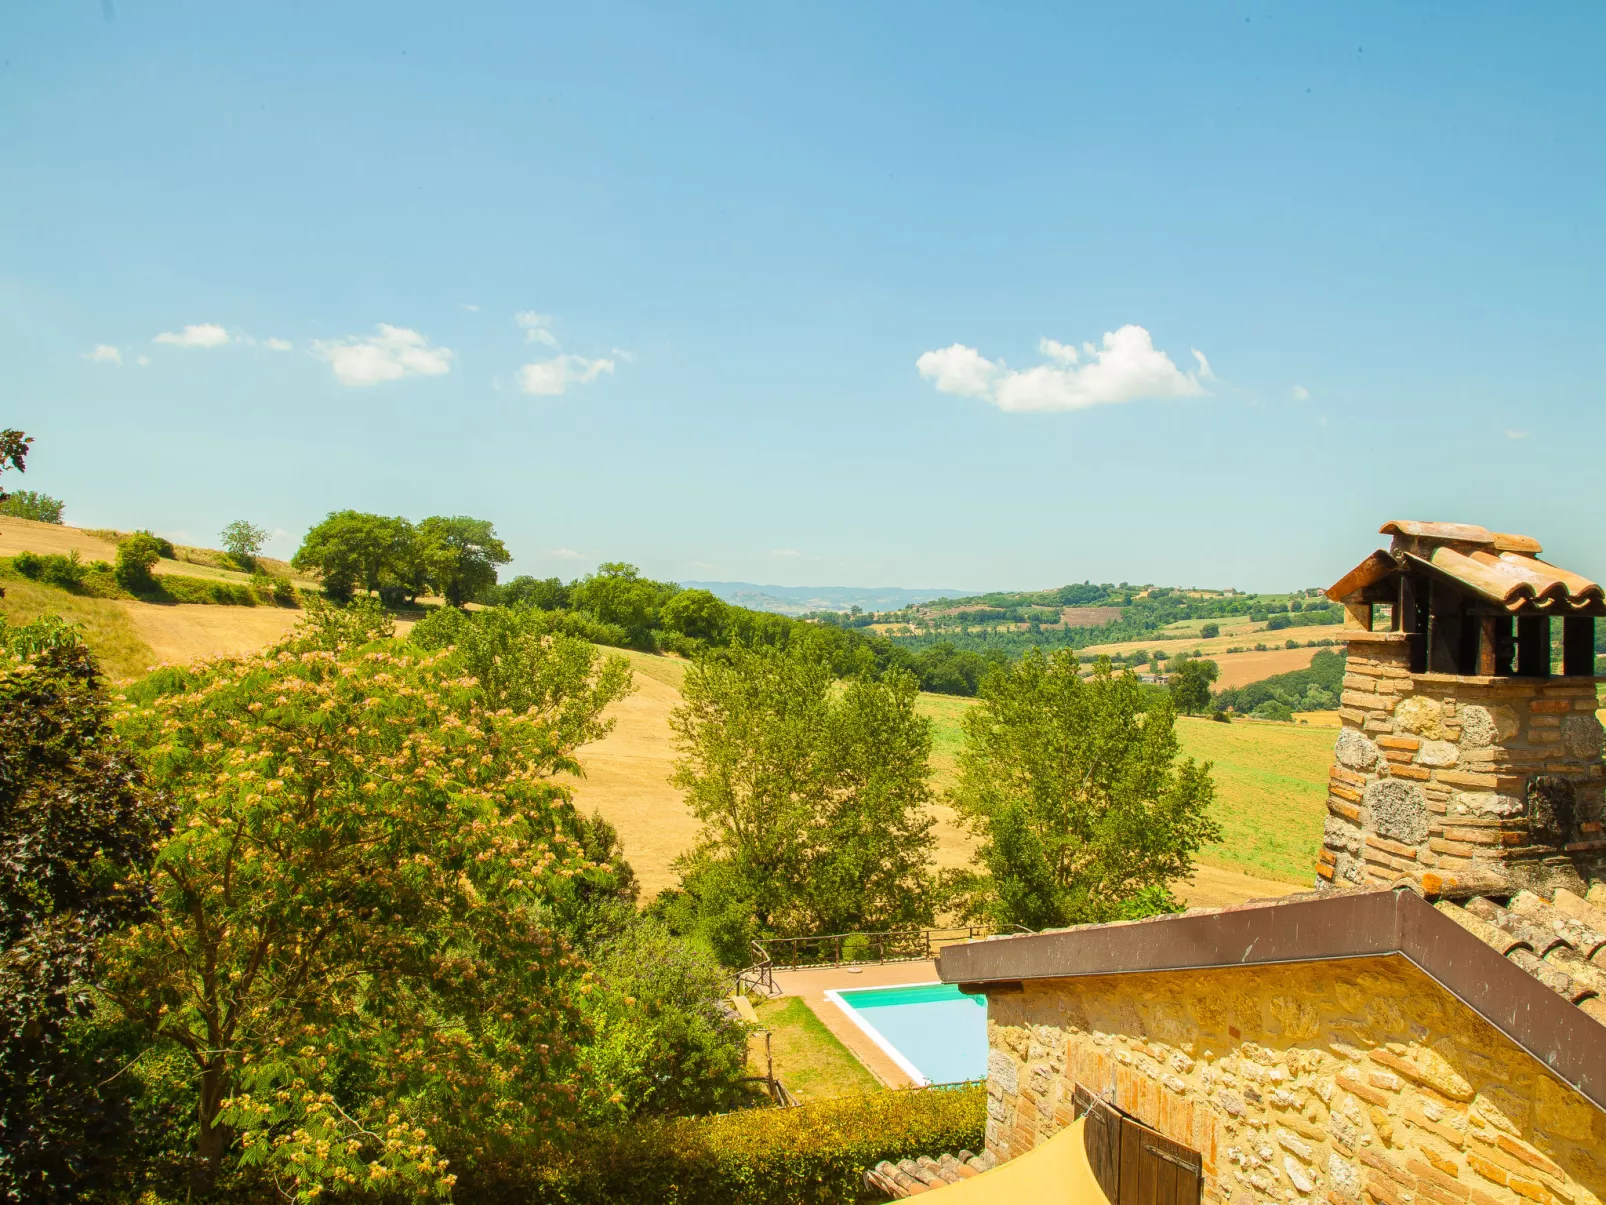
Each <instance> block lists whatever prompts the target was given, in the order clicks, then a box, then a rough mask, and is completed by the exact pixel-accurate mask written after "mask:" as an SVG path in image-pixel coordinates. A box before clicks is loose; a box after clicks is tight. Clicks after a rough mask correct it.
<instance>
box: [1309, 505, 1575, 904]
mask: <svg viewBox="0 0 1606 1205" xmlns="http://www.w3.org/2000/svg"><path fill="white" fill-rule="evenodd" d="M1382 531H1383V533H1384V534H1385V535H1391V536H1393V537H1394V539H1393V543H1392V545H1391V547H1390V548H1389V549H1388V551H1382V550H1379V551H1377V552H1374V553H1373V554H1372V555H1371V556H1369V557H1368V558H1367V559H1366V560H1364V561H1362V562H1361V563H1360V565H1358V566H1356V568H1355V569H1353V570H1352V571H1351V572H1350V573H1348V574H1346V575H1345V576H1344V578H1343V579H1342V580H1340V581H1339V582H1338V583H1337V584H1336V585H1334V586H1333V587H1332V588H1331V589H1330V590H1328V592H1327V595H1328V597H1329V598H1331V599H1333V600H1334V601H1336V602H1339V603H1342V604H1344V606H1345V608H1346V611H1347V618H1346V628H1347V631H1346V633H1345V634H1346V636H1348V638H1349V662H1348V669H1347V673H1346V675H1345V678H1344V693H1343V696H1342V698H1341V700H1340V701H1341V704H1342V706H1341V707H1340V709H1339V715H1340V717H1341V719H1342V721H1343V731H1342V732H1340V733H1339V737H1338V743H1337V745H1336V746H1335V747H1334V750H1333V766H1332V771H1331V773H1330V776H1329V779H1328V796H1327V810H1328V818H1327V826H1326V830H1325V833H1324V835H1323V841H1322V849H1321V852H1320V853H1319V854H1318V856H1317V864H1316V873H1317V880H1316V882H1317V886H1318V888H1343V887H1359V886H1380V885H1386V884H1396V883H1408V884H1411V885H1414V886H1417V887H1418V888H1420V889H1421V890H1422V891H1423V892H1424V893H1425V894H1427V895H1430V896H1441V897H1447V898H1457V897H1464V896H1467V895H1473V894H1481V895H1508V894H1512V893H1514V892H1516V891H1518V890H1520V889H1522V888H1525V887H1526V888H1529V889H1532V890H1536V891H1539V893H1540V894H1542V895H1546V896H1548V895H1549V894H1550V892H1551V891H1552V890H1553V889H1554V888H1555V887H1567V888H1568V889H1569V890H1573V891H1576V892H1578V893H1579V894H1582V893H1583V892H1584V891H1585V890H1587V887H1586V884H1587V882H1588V881H1589V880H1590V879H1599V878H1602V877H1606V834H1603V833H1602V830H1601V817H1602V788H1603V787H1606V765H1603V764H1602V760H1601V739H1602V733H1601V725H1600V722H1599V721H1598V720H1597V719H1596V718H1595V708H1596V699H1595V685H1596V683H1597V682H1600V681H1606V678H1597V677H1596V676H1595V638H1594V625H1595V619H1596V617H1598V616H1601V615H1606V592H1603V591H1602V589H1601V587H1600V586H1598V585H1596V584H1595V583H1594V582H1591V581H1589V580H1588V579H1586V578H1583V577H1580V576H1578V575H1577V574H1574V573H1568V572H1567V571H1566V570H1563V569H1558V568H1556V567H1555V566H1553V565H1550V564H1547V563H1546V562H1544V561H1541V560H1540V559H1539V557H1538V553H1539V552H1540V551H1541V549H1540V547H1539V544H1538V542H1537V541H1535V540H1532V539H1530V538H1528V537H1527V536H1513V535H1505V534H1502V533H1498V532H1490V531H1486V530H1485V529H1483V528H1481V527H1474V526H1471V525H1468V524H1461V523H1415V522H1393V523H1387V524H1385V525H1384V526H1383V528H1382ZM1557 618H1559V619H1560V620H1561V629H1562V641H1561V644H1562V657H1561V664H1560V665H1559V666H1553V665H1552V660H1553V658H1552V652H1551V649H1552V642H1551V633H1552V624H1553V622H1554V621H1555V620H1556V619H1557ZM1558 671H1559V672H1558Z"/></svg>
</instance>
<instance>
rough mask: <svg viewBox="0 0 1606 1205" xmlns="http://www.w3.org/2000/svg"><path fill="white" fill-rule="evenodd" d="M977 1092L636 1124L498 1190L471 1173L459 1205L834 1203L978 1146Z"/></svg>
mask: <svg viewBox="0 0 1606 1205" xmlns="http://www.w3.org/2000/svg"><path fill="white" fill-rule="evenodd" d="M986 1123H987V1091H986V1087H985V1085H981V1084H975V1085H967V1086H964V1087H956V1088H931V1089H924V1090H916V1091H897V1092H877V1093H873V1094H869V1095H864V1096H845V1097H840V1098H838V1099H836V1100H824V1101H817V1102H814V1103H811V1104H806V1105H803V1106H801V1107H799V1108H793V1109H777V1108H764V1109H749V1110H744V1111H741V1112H737V1113H726V1114H722V1115H720V1116H717V1117H703V1118H690V1119H682V1120H673V1121H663V1122H647V1123H638V1124H636V1125H635V1126H632V1127H629V1128H627V1129H617V1130H609V1131H598V1132H593V1133H590V1134H587V1135H586V1136H585V1139H584V1141H583V1145H582V1146H581V1147H580V1148H579V1149H577V1150H575V1151H573V1152H571V1153H570V1154H569V1155H567V1156H565V1157H563V1158H562V1159H561V1160H559V1161H557V1162H555V1163H550V1164H547V1165H546V1166H544V1167H542V1168H540V1169H537V1170H534V1171H532V1173H531V1174H530V1175H528V1176H527V1177H516V1176H510V1177H508V1178H506V1179H504V1180H503V1181H502V1182H501V1183H496V1184H493V1183H489V1182H487V1178H486V1177H483V1176H476V1175H474V1174H473V1173H472V1172H471V1173H469V1174H468V1175H466V1176H465V1177H464V1179H465V1181H469V1183H465V1184H462V1185H460V1186H459V1187H460V1190H461V1189H464V1188H466V1189H469V1191H468V1192H467V1193H461V1192H460V1196H461V1197H462V1199H465V1200H467V1199H473V1200H476V1201H487V1200H492V1201H497V1202H500V1203H502V1205H602V1203H603V1202H608V1203H610V1205H637V1203H638V1202H639V1203H640V1205H647V1203H648V1202H654V1203H656V1202H665V1203H666V1205H691V1203H693V1202H696V1203H697V1205H737V1203H738V1202H740V1203H741V1205H771V1203H774V1205H783V1203H785V1205H792V1203H806V1205H836V1203H838V1202H843V1203H846V1202H853V1201H857V1200H860V1199H862V1196H863V1189H862V1176H863V1173H864V1169H865V1168H867V1167H873V1166H875V1164H877V1163H879V1162H880V1161H881V1160H883V1159H891V1160H894V1161H896V1160H899V1159H911V1158H915V1157H917V1156H919V1155H933V1156H935V1155H939V1154H941V1153H943V1152H944V1151H958V1150H961V1149H963V1148H969V1149H971V1150H980V1149H981V1146H982V1142H983V1134H984V1131H985V1127H986Z"/></svg>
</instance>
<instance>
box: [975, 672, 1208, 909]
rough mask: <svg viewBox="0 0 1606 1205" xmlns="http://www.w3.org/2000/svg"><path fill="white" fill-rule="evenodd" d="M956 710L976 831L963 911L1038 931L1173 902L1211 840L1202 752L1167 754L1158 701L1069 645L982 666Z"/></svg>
mask: <svg viewBox="0 0 1606 1205" xmlns="http://www.w3.org/2000/svg"><path fill="white" fill-rule="evenodd" d="M980 698H981V702H980V704H979V705H978V706H977V707H976V708H975V709H974V710H972V711H971V712H970V713H969V714H968V715H967V716H966V717H965V721H964V724H965V744H964V748H963V750H962V752H961V753H960V758H959V770H960V777H959V785H958V787H957V789H956V790H955V791H954V794H953V801H954V805H955V807H956V808H957V809H958V811H959V813H960V815H961V816H962V817H963V818H964V819H965V820H966V821H967V822H968V823H969V825H970V826H971V828H972V830H973V831H974V832H975V833H976V835H977V836H978V837H979V838H981V842H982V844H981V850H980V860H981V862H982V864H983V866H984V867H985V873H984V874H983V875H981V876H979V877H978V878H976V879H974V880H972V881H971V883H970V886H971V888H972V895H971V897H970V903H969V907H970V911H971V912H972V914H973V915H977V916H982V917H987V918H989V919H991V920H993V921H996V922H1000V923H1009V924H1019V925H1025V926H1026V927H1028V928H1032V929H1041V928H1045V927H1050V926H1056V925H1067V924H1080V923H1083V922H1092V921H1107V920H1113V919H1116V918H1118V917H1122V916H1130V915H1142V914H1144V913H1146V912H1149V911H1156V910H1163V909H1169V908H1171V907H1173V906H1174V905H1173V903H1172V901H1171V898H1170V895H1169V886H1168V885H1169V884H1170V883H1172V882H1173V881H1175V880H1176V879H1178V878H1182V877H1184V876H1186V875H1187V874H1189V873H1190V872H1191V870H1192V865H1193V862H1192V859H1193V855H1194V854H1195V853H1196V852H1197V851H1198V850H1199V848H1200V847H1201V846H1203V845H1204V844H1206V843H1207V842H1210V841H1213V840H1217V839H1219V835H1220V829H1219V827H1218V826H1217V825H1216V823H1215V822H1214V821H1213V820H1211V819H1210V818H1209V815H1208V811H1209V808H1210V804H1211V802H1212V800H1213V798H1214V787H1213V785H1212V783H1211V780H1210V766H1209V764H1208V763H1206V764H1204V765H1197V764H1195V763H1194V762H1193V761H1192V760H1191V759H1182V760H1178V745H1177V738H1176V732H1175V720H1174V713H1173V711H1172V708H1171V704H1170V701H1169V699H1167V698H1166V697H1165V696H1164V695H1160V694H1159V692H1154V691H1150V692H1148V693H1147V694H1146V693H1145V692H1144V690H1143V688H1142V687H1141V686H1140V685H1139V683H1138V682H1137V680H1136V679H1135V678H1134V677H1133V676H1132V675H1131V674H1129V673H1126V674H1121V675H1119V676H1115V675H1113V674H1112V673H1111V672H1110V668H1109V664H1108V662H1101V663H1100V664H1099V665H1098V667H1097V669H1096V670H1095V672H1094V675H1093V677H1092V678H1090V679H1083V678H1082V677H1081V676H1080V674H1079V673H1078V666H1077V662H1076V658H1075V657H1074V656H1073V655H1072V654H1071V653H1070V652H1068V651H1062V652H1057V653H1055V654H1054V655H1053V656H1052V657H1045V656H1043V654H1042V653H1041V652H1038V651H1036V650H1033V651H1031V652H1028V653H1027V654H1026V656H1025V657H1023V658H1022V659H1021V660H1020V661H1019V662H1017V663H1016V664H1015V665H1014V667H1013V668H1011V669H1009V670H999V671H995V672H994V673H992V674H990V675H989V676H988V677H987V679H986V681H984V682H983V683H982V688H981V695H980Z"/></svg>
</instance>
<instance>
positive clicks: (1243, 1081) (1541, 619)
mask: <svg viewBox="0 0 1606 1205" xmlns="http://www.w3.org/2000/svg"><path fill="white" fill-rule="evenodd" d="M1384 531H1385V533H1387V534H1390V535H1393V536H1394V537H1395V539H1394V543H1393V546H1392V547H1391V549H1390V550H1389V551H1386V552H1378V553H1375V554H1374V555H1373V556H1372V557H1369V558H1368V560H1367V561H1365V562H1363V563H1362V565H1361V566H1360V567H1359V568H1358V569H1357V570H1355V571H1354V572H1352V573H1351V574H1349V575H1347V576H1346V577H1345V578H1344V579H1343V580H1342V581H1340V582H1339V583H1338V585H1337V586H1335V587H1334V588H1333V591H1331V592H1330V593H1331V594H1333V595H1334V596H1335V597H1338V598H1339V599H1340V601H1343V602H1344V603H1345V605H1346V606H1347V607H1348V608H1349V609H1350V614H1351V617H1352V619H1351V623H1352V629H1351V631H1350V632H1349V637H1350V663H1349V677H1348V679H1347V680H1346V684H1345V686H1346V689H1345V693H1344V697H1343V705H1344V716H1343V719H1344V728H1343V730H1342V732H1341V733H1340V736H1339V738H1338V742H1337V745H1336V748H1335V751H1334V764H1333V768H1332V779H1331V795H1330V797H1329V811H1330V822H1329V824H1328V827H1327V831H1326V834H1325V841H1324V845H1323V849H1322V851H1321V855H1320V861H1319V863H1318V867H1317V872H1318V879H1317V883H1318V888H1317V890H1316V891H1314V892H1311V893H1308V894H1306V895H1303V896H1297V897H1290V898H1288V899H1285V900H1274V901H1266V902H1260V903H1254V904H1249V905H1245V906H1242V907H1237V908H1227V909H1215V910H1210V909H1204V910H1196V911H1192V912H1188V913H1183V914H1179V915H1176V916H1166V917H1156V918H1151V919H1149V920H1145V921H1136V922H1124V923H1117V924H1111V925H1089V926H1079V927H1076V928H1072V929H1066V930H1060V931H1056V932H1050V933H1043V934H1037V935H1032V936H1020V937H1008V938H995V939H992V940H988V941H982V942H972V943H968V944H966V945H961V946H950V947H948V948H947V949H945V950H944V951H943V952H942V955H941V958H940V960H939V971H940V974H941V976H942V978H943V979H944V980H946V981H949V982H956V983H959V984H960V985H961V986H962V987H963V988H964V989H965V990H967V991H975V992H983V993H985V994H986V996H987V1001H988V1041H989V1046H990V1052H989V1065H988V1091H989V1108H988V1118H989V1120H988V1124H987V1151H988V1153H989V1154H990V1155H991V1156H992V1157H993V1158H995V1159H997V1160H1000V1161H1003V1160H1008V1159H1010V1158H1011V1157H1013V1156H1016V1155H1019V1154H1021V1153H1023V1152H1025V1151H1027V1150H1030V1149H1033V1148H1034V1147H1036V1146H1037V1145H1038V1144H1039V1143H1041V1142H1043V1141H1044V1140H1045V1139H1047V1138H1048V1137H1050V1136H1052V1135H1053V1134H1054V1133H1056V1132H1057V1131H1059V1130H1060V1129H1062V1128H1063V1127H1065V1126H1066V1125H1068V1124H1070V1123H1071V1122H1072V1121H1073V1120H1074V1119H1076V1118H1077V1117H1078V1116H1081V1115H1083V1114H1085V1115H1086V1116H1087V1119H1088V1120H1087V1123H1085V1127H1084V1131H1083V1133H1084V1137H1085V1138H1086V1141H1087V1143H1088V1156H1089V1159H1090V1161H1091V1162H1092V1163H1093V1164H1094V1165H1095V1167H1096V1168H1098V1169H1099V1179H1100V1182H1101V1183H1102V1184H1103V1185H1104V1187H1105V1190H1106V1193H1107V1195H1108V1196H1110V1198H1111V1199H1112V1200H1115V1201H1118V1202H1120V1205H1130V1203H1131V1202H1148V1201H1159V1202H1166V1203H1172V1202H1175V1203H1177V1205H1189V1203H1190V1202H1195V1201H1199V1200H1201V1199H1202V1200H1204V1201H1207V1202H1211V1203H1218V1202H1219V1203H1221V1205H1259V1203H1260V1202H1278V1203H1279V1205H1314V1203H1315V1202H1318V1201H1321V1202H1324V1203H1325V1205H1527V1203H1530V1202H1537V1203H1539V1205H1601V1202H1602V1200H1603V1198H1606V881H1603V862H1602V842H1601V829H1600V822H1601V793H1602V787H1603V785H1606V775H1603V772H1602V763H1601V730H1600V725H1599V723H1598V722H1597V720H1596V718H1595V715H1594V694H1595V685H1596V682H1597V679H1596V678H1595V677H1594V676H1593V673H1592V671H1593V668H1594V665H1593V659H1594V658H1593V633H1592V630H1591V629H1592V627H1593V617H1594V616H1595V615H1597V614H1601V613H1603V609H1602V606H1601V603H1602V592H1601V590H1600V588H1599V587H1598V586H1596V585H1595V584H1594V583H1592V582H1588V581H1586V580H1584V579H1582V578H1579V577H1578V576H1577V575H1574V574H1568V573H1565V571H1562V570H1558V569H1555V568H1554V567H1552V566H1549V565H1547V564H1545V563H1544V562H1542V561H1540V560H1539V559H1538V556H1537V554H1538V552H1539V547H1538V545H1537V543H1535V542H1534V541H1532V540H1527V539H1525V538H1523V537H1512V536H1503V535H1494V534H1491V533H1489V532H1486V531H1484V530H1483V529H1481V528H1475V527H1468V526H1464V525H1451V524H1419V523H1395V524H1389V525H1388V526H1387V527H1385V528H1384ZM1380 604H1382V607H1381V609H1380V606H1379V605H1380ZM1502 611H1503V614H1502V613H1501V612H1502ZM1556 615H1560V616H1562V619H1563V633H1564V634H1563V641H1562V644H1563V649H1564V653H1563V658H1562V664H1561V666H1560V669H1561V671H1562V672H1561V673H1560V674H1555V673H1553V672H1552V665H1551V660H1552V658H1551V641H1550V637H1549V632H1548V630H1547V629H1548V628H1549V626H1550V620H1551V619H1552V618H1553V617H1554V616H1556ZM1586 623H1587V624H1588V627H1585V626H1584V625H1585V624H1586ZM1541 625H1542V626H1541ZM1586 636H1587V639H1588V645H1587V652H1588V660H1587V661H1586V660H1585V656H1584V654H1585V650H1586V645H1585V639H1586ZM1095 1123H1096V1124H1095ZM1095 1144H1097V1148H1098V1149H1097V1150H1095V1149H1094V1148H1095Z"/></svg>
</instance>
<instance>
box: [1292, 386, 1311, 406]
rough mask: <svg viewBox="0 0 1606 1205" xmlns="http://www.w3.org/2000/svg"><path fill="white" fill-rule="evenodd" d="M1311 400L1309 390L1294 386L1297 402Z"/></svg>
mask: <svg viewBox="0 0 1606 1205" xmlns="http://www.w3.org/2000/svg"><path fill="white" fill-rule="evenodd" d="M1309 399H1310V390H1309V389H1306V388H1305V387H1304V386H1303V385H1295V386H1294V400H1295V401H1296V402H1303V401H1308V400H1309Z"/></svg>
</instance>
